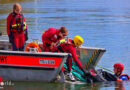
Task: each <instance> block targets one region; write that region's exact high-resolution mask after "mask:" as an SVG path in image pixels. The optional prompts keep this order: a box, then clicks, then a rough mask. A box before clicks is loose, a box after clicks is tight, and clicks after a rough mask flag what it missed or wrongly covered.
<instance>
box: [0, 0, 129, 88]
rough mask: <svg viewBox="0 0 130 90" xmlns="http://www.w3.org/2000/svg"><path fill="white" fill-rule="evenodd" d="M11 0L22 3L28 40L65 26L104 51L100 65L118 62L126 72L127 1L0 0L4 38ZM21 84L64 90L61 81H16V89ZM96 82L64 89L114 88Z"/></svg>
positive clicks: (70, 32)
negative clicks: (59, 82)
mask: <svg viewBox="0 0 130 90" xmlns="http://www.w3.org/2000/svg"><path fill="white" fill-rule="evenodd" d="M15 2H19V3H20V4H21V5H22V12H23V14H24V16H25V18H26V22H27V25H28V30H29V41H32V38H35V39H40V40H41V35H42V31H44V30H46V29H48V28H49V27H55V28H60V26H65V27H67V29H68V30H69V35H68V36H69V37H71V38H73V37H74V36H75V35H80V36H82V37H83V38H84V44H83V45H85V46H92V47H101V48H106V50H107V51H106V53H105V54H104V55H103V57H102V59H101V61H100V62H99V64H100V66H103V67H105V68H108V69H110V70H112V69H113V64H114V63H116V62H121V63H123V64H124V65H125V70H124V73H128V74H129V73H130V67H129V66H130V62H129V60H130V40H129V39H130V25H129V24H130V12H129V11H130V5H129V3H130V1H129V0H125V1H124V0H113V1H111V0H0V31H1V32H2V33H3V35H2V36H0V39H6V40H7V39H8V37H7V35H6V17H7V16H8V14H9V13H11V11H12V6H13V4H14V3H15ZM31 84H32V85H31ZM33 84H34V85H33ZM22 85H23V86H24V85H25V86H27V87H29V88H30V87H33V86H38V87H41V88H43V87H45V88H47V89H49V87H50V86H52V87H50V88H51V89H52V88H56V87H55V86H58V87H59V88H61V89H63V90H64V88H63V86H64V84H54V83H44V85H43V84H42V83H38V84H37V83H35V82H34V83H30V84H29V83H27V84H25V83H22V82H16V88H18V87H21V88H22ZM40 85H41V86H40ZM42 85H43V87H42ZM45 85H47V86H49V87H47V86H45ZM96 85H97V86H95V87H94V86H90V85H86V84H85V85H79V84H76V85H71V84H67V85H66V84H65V88H67V90H68V89H72V90H73V88H74V89H76V88H78V87H80V89H81V90H82V89H87V88H90V89H92V88H93V89H95V88H96V89H99V88H101V89H104V88H107V89H110V90H111V89H117V88H118V86H115V84H112V85H113V86H111V85H110V86H107V85H106V84H101V85H100V84H96ZM105 85H106V86H105ZM129 85H130V83H128V85H127V83H125V84H123V86H124V87H125V89H128V88H130V86H129ZM17 86H18V87H17ZM61 86H62V87H61ZM23 88H24V87H23ZM59 88H58V89H59ZM39 89H40V88H39ZM51 89H50V90H51ZM59 90H60V89H59ZM77 90H78V89H77Z"/></svg>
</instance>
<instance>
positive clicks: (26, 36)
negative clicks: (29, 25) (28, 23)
mask: <svg viewBox="0 0 130 90" xmlns="http://www.w3.org/2000/svg"><path fill="white" fill-rule="evenodd" d="M27 40H28V32H26V33H25V41H27Z"/></svg>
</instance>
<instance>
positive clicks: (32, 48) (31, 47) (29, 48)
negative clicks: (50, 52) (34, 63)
mask: <svg viewBox="0 0 130 90" xmlns="http://www.w3.org/2000/svg"><path fill="white" fill-rule="evenodd" d="M25 51H26V52H41V48H40V47H39V45H38V39H33V42H30V43H29V44H27V45H26V47H25Z"/></svg>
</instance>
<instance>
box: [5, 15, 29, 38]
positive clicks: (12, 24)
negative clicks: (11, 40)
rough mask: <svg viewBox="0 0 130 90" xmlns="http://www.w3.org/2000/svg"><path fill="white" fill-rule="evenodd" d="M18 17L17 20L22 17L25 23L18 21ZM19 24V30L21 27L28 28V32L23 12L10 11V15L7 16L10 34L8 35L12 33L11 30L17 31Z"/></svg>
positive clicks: (8, 32)
mask: <svg viewBox="0 0 130 90" xmlns="http://www.w3.org/2000/svg"><path fill="white" fill-rule="evenodd" d="M16 19H17V21H18V19H21V20H22V21H23V23H20V22H18V23H17V22H16ZM17 25H18V28H19V30H20V28H23V29H24V30H26V32H27V31H28V30H27V25H26V22H25V18H24V16H23V14H15V13H10V14H9V16H8V17H7V34H8V36H9V35H10V33H11V32H16V31H17V29H16V28H17Z"/></svg>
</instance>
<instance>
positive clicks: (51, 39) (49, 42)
mask: <svg viewBox="0 0 130 90" xmlns="http://www.w3.org/2000/svg"><path fill="white" fill-rule="evenodd" d="M67 35H68V30H67V29H66V28H65V27H64V26H62V27H61V28H60V29H57V28H49V29H48V30H46V31H44V32H43V34H42V42H43V51H45V52H50V51H51V49H52V48H53V45H54V43H55V42H57V40H59V39H61V38H62V37H64V36H67Z"/></svg>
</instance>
